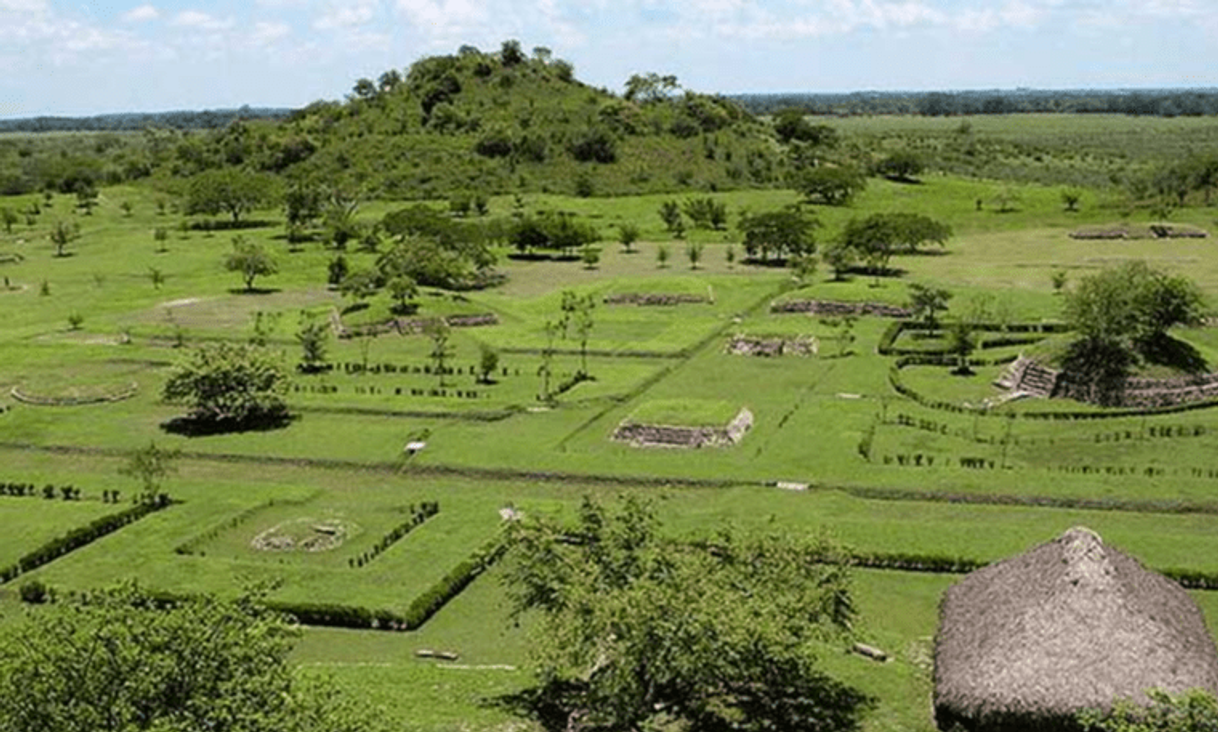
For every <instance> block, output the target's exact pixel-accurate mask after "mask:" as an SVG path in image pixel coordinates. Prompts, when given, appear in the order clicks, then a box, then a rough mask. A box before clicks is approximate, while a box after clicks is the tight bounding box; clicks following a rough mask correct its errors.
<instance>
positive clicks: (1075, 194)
mask: <svg viewBox="0 0 1218 732" xmlns="http://www.w3.org/2000/svg"><path fill="white" fill-rule="evenodd" d="M1081 200H1083V192H1082V191H1080V190H1079V189H1077V188H1067V189H1066V190H1064V191H1062V205H1064V206H1065V207H1066V210H1067V211H1077V210H1078V203H1079V201H1081Z"/></svg>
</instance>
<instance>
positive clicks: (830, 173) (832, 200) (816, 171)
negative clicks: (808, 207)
mask: <svg viewBox="0 0 1218 732" xmlns="http://www.w3.org/2000/svg"><path fill="white" fill-rule="evenodd" d="M791 186H792V187H793V188H795V189H796V190H798V191H799V192H801V193H803V195H804V198H806V199H807V200H808V201H809V202H812V203H823V204H825V205H826V206H845V205H846V204H848V203H850V200H851V199H853V198H854V197H855V196H856V195H857V194H858V193H860V192H861V191H862V190H863V189H864V188H866V187H867V179H866V178H864V177H863V174H862V173H860V172H859V171H857V170H855V169H854V168H851V167H847V166H841V165H839V166H829V165H818V166H816V167H811V168H803V169H801V170H798V171H796V172H795V173H794V175H793V177H792V180H791Z"/></svg>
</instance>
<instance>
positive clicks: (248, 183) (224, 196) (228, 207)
mask: <svg viewBox="0 0 1218 732" xmlns="http://www.w3.org/2000/svg"><path fill="white" fill-rule="evenodd" d="M278 187H279V180H278V179H277V178H275V177H274V176H270V175H267V174H264V173H250V172H247V171H244V170H240V169H237V168H219V169H216V170H208V171H205V172H203V173H199V174H198V175H196V176H195V177H193V178H191V179H190V180H189V181H187V183H186V213H187V214H188V215H195V214H204V215H207V216H215V215H217V214H221V213H226V214H228V215H229V216H231V217H232V220H233V223H237V222H239V221H240V220H241V217H242V216H244V215H245V214H247V213H249V212H250V211H252V210H253V209H255V208H258V207H260V206H265V205H269V204H271V203H274V201H275V200H276V198H277V196H278V193H277V191H278Z"/></svg>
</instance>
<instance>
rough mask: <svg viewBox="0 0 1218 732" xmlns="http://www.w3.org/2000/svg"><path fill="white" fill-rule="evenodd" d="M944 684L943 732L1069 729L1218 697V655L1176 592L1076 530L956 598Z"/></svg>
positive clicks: (992, 570)
mask: <svg viewBox="0 0 1218 732" xmlns="http://www.w3.org/2000/svg"><path fill="white" fill-rule="evenodd" d="M934 683H935V690H934V707H935V721H936V723H937V724H938V726H939V729H942V730H950V729H953V728H955V727H956V726H957V725H958V726H959V728H960V729H964V730H969V731H970V732H981V731H984V732H1014V731H1015V730H1037V732H1047V731H1053V732H1056V731H1058V730H1061V731H1063V732H1064V731H1065V730H1077V729H1078V725H1077V722H1076V721H1075V715H1077V714H1078V712H1080V711H1081V710H1083V709H1087V708H1099V709H1110V708H1111V707H1112V703H1113V702H1114V701H1115V700H1116V699H1118V698H1126V699H1132V700H1133V701H1134V702H1136V703H1141V704H1146V703H1148V699H1147V697H1146V694H1145V692H1146V690H1148V689H1152V688H1158V689H1162V690H1164V691H1166V692H1169V693H1172V694H1179V693H1182V692H1184V691H1187V690H1189V689H1193V688H1201V689H1204V690H1205V691H1208V692H1210V693H1215V692H1218V654H1216V653H1215V650H1214V641H1213V640H1212V639H1211V637H1210V634H1209V632H1208V631H1207V630H1206V627H1205V620H1204V618H1203V616H1202V614H1201V611H1200V610H1199V609H1198V608H1197V605H1196V604H1195V603H1194V602H1193V600H1192V598H1190V597H1189V596H1188V594H1187V593H1186V592H1185V591H1184V590H1183V589H1181V587H1180V586H1179V585H1178V584H1176V583H1175V582H1172V581H1171V580H1169V579H1167V578H1165V577H1163V576H1162V575H1160V574H1157V573H1155V572H1151V571H1149V570H1147V569H1146V568H1144V567H1143V566H1142V565H1141V564H1139V563H1138V562H1137V560H1135V559H1133V558H1131V557H1129V556H1127V555H1125V554H1123V553H1121V552H1119V551H1117V550H1115V549H1113V548H1111V547H1109V546H1106V545H1105V544H1104V543H1103V541H1102V540H1101V539H1100V537H1099V535H1098V534H1096V533H1094V532H1092V531H1090V530H1088V529H1085V528H1081V527H1076V528H1073V529H1070V530H1069V531H1067V532H1066V533H1065V534H1063V535H1062V536H1060V537H1059V538H1057V539H1055V540H1053V541H1050V542H1048V543H1045V544H1041V545H1040V546H1038V547H1035V548H1034V549H1032V550H1030V551H1028V552H1027V553H1025V554H1021V555H1019V556H1017V557H1013V558H1011V559H1006V560H1004V561H1001V562H998V563H996V564H991V565H990V566H988V567H984V568H982V569H979V570H977V571H976V572H973V573H972V574H969V575H968V576H966V577H965V578H964V579H963V580H961V581H960V582H959V583H958V584H956V585H954V586H953V587H951V588H949V589H948V590H947V592H946V593H945V594H944V597H943V603H942V605H941V607H940V625H939V632H938V635H937V636H936V639H935V674H934Z"/></svg>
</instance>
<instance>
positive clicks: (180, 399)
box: [161, 342, 288, 427]
mask: <svg viewBox="0 0 1218 732" xmlns="http://www.w3.org/2000/svg"><path fill="white" fill-rule="evenodd" d="M287 386H288V379H287V374H286V373H285V372H284V370H283V368H282V366H281V364H280V363H279V360H278V358H276V357H275V356H273V355H272V354H270V353H268V352H267V351H265V350H262V349H259V348H255V347H252V346H248V345H244V344H234V343H227V342H220V343H214V344H207V345H204V346H200V347H199V348H196V349H194V350H192V351H191V352H190V354H189V355H187V356H186V357H185V358H184V359H183V360H182V361H180V362H179V363H178V364H176V365H175V366H174V368H173V371H172V372H171V373H170V375H169V378H168V379H167V380H166V381H165V386H164V388H163V389H162V390H161V396H162V397H163V398H164V399H165V401H168V402H171V403H175V404H185V405H187V406H188V407H190V417H191V419H193V420H196V421H198V422H202V423H210V424H217V425H233V426H237V427H240V426H245V425H251V424H258V423H267V422H274V421H277V420H282V419H283V418H284V417H285V416H286V415H287V403H286V402H285V401H284V395H285V394H286V393H287Z"/></svg>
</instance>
